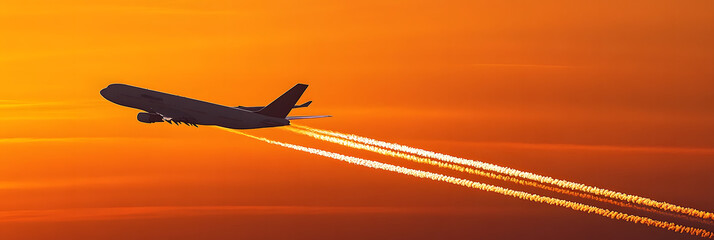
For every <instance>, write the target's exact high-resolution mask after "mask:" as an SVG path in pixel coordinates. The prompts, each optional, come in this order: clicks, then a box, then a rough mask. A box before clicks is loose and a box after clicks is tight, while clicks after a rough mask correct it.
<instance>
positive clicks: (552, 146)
mask: <svg viewBox="0 0 714 240" xmlns="http://www.w3.org/2000/svg"><path fill="white" fill-rule="evenodd" d="M450 142H451V141H450ZM455 143H456V142H455ZM461 143H465V144H469V145H478V146H487V147H504V148H519V149H537V150H579V151H616V152H643V153H688V154H714V148H696V147H665V146H617V145H586V144H557V143H522V142H461Z"/></svg>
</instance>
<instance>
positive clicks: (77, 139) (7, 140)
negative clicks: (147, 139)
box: [0, 137, 113, 144]
mask: <svg viewBox="0 0 714 240" xmlns="http://www.w3.org/2000/svg"><path fill="white" fill-rule="evenodd" d="M108 139H113V138H107V137H60V138H27V137H17V138H0V144H2V143H34V142H82V141H97V140H108Z"/></svg>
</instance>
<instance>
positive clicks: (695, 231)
mask: <svg viewBox="0 0 714 240" xmlns="http://www.w3.org/2000/svg"><path fill="white" fill-rule="evenodd" d="M223 129H224V130H226V131H229V132H232V133H236V134H240V135H243V136H247V137H250V138H253V139H257V140H260V141H263V142H266V143H270V144H275V145H278V146H282V147H286V148H291V149H295V150H299V151H303V152H308V153H312V154H316V155H320V156H324V157H329V158H333V159H337V160H340V161H344V162H348V163H352V164H356V165H361V166H365V167H370V168H375V169H381V170H386V171H390V172H397V173H401V174H405V175H410V176H414V177H419V178H427V179H431V180H436V181H442V182H448V183H451V184H456V185H460V186H464V187H470V188H475V189H479V190H484V191H488V192H494V193H498V194H502V195H506V196H511V197H515V198H520V199H525V200H529V201H533V202H540V203H546V204H550V205H554V206H561V207H565V208H570V209H573V210H576V211H581V212H587V213H594V214H598V215H600V216H604V217H607V218H611V219H619V220H625V221H628V222H634V223H641V224H645V225H648V226H655V227H659V228H662V229H667V230H671V231H675V232H680V233H688V234H691V235H694V236H700V237H705V238H712V237H714V233H712V232H709V231H707V230H704V229H700V228H693V227H687V226H681V225H678V224H674V223H670V222H665V221H660V220H654V219H651V218H647V217H641V216H636V215H630V214H626V213H621V212H616V211H612V210H608V209H604V208H598V207H594V206H590V205H586V204H582V203H576V202H571V201H566V200H562V199H557V198H551V197H545V196H540V195H537V194H532V193H527V192H522V191H516V190H512V189H508V188H503V187H498V186H493V185H489V184H485V183H480V182H474V181H470V180H466V179H460V178H455V177H451V176H446V175H441V174H437V173H432V172H426V171H421V170H415V169H409V168H405V167H400V166H395V165H391V164H386V163H381V162H376V161H371V160H366V159H361V158H356V157H351V156H345V155H341V154H338V153H334V152H328V151H324V150H320V149H315V148H309V147H304V146H299V145H294V144H289V143H284V142H279V141H274V140H270V139H267V138H263V137H257V136H253V135H250V134H247V133H243V132H240V131H236V130H232V129H225V128H223Z"/></svg>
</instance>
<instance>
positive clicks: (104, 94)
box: [99, 87, 109, 100]
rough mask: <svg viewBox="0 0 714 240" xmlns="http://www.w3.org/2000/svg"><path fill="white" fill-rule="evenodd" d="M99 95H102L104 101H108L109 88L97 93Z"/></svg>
mask: <svg viewBox="0 0 714 240" xmlns="http://www.w3.org/2000/svg"><path fill="white" fill-rule="evenodd" d="M99 94H100V95H102V97H104V98H105V99H107V100H109V87H105V88H104V89H102V90H100V91H99Z"/></svg>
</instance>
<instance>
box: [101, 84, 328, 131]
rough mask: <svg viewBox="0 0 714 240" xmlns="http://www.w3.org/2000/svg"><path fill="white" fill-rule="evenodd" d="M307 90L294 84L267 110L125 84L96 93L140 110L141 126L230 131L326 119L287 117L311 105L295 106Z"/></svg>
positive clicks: (110, 86)
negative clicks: (210, 127)
mask: <svg viewBox="0 0 714 240" xmlns="http://www.w3.org/2000/svg"><path fill="white" fill-rule="evenodd" d="M305 89H307V85H305V84H297V85H295V86H294V87H292V88H291V89H290V90H288V91H287V92H285V93H283V95H281V96H280V97H278V98H277V99H275V100H274V101H273V102H271V103H270V104H268V105H267V106H261V107H244V106H237V107H228V106H223V105H218V104H215V103H209V102H204V101H200V100H196V99H191V98H186V97H182V96H177V95H172V94H168V93H163V92H158V91H154V90H149V89H145V88H139V87H134V86H130V85H126V84H110V85H109V86H107V87H106V88H104V89H102V90H101V91H99V93H100V94H101V95H102V97H104V98H105V99H107V100H109V101H110V102H113V103H116V104H119V105H122V106H125V107H130V108H136V109H140V110H142V111H144V112H140V113H139V114H138V115H136V119H137V120H139V122H143V123H155V122H168V123H170V124H173V123H175V124H177V125H178V124H181V123H183V124H186V125H191V126H195V127H198V125H215V126H221V127H226V128H232V129H252V128H266V127H278V126H285V125H290V120H294V119H307V118H322V117H330V116H327V115H320V116H288V113H290V110H292V109H293V108H301V107H307V106H309V105H310V103H312V101H308V102H306V103H303V104H300V105H295V103H297V101H298V99H300V96H302V93H303V92H305Z"/></svg>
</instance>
